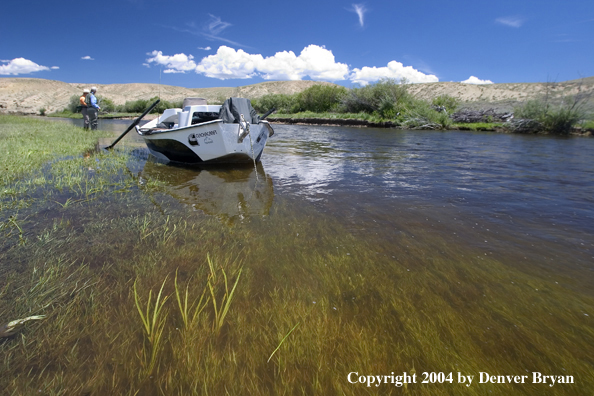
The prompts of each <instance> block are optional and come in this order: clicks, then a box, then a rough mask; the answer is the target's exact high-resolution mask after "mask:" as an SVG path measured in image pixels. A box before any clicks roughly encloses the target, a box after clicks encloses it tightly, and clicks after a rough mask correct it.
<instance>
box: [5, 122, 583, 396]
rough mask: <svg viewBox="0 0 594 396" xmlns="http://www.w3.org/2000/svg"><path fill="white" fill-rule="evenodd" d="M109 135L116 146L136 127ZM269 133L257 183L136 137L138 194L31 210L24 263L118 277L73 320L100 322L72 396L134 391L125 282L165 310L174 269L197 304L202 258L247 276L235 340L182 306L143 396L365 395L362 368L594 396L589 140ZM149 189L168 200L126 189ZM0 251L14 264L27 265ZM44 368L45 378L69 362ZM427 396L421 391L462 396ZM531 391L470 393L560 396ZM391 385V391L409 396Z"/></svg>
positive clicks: (135, 350) (134, 326) (279, 128)
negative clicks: (183, 163) (569, 378)
mask: <svg viewBox="0 0 594 396" xmlns="http://www.w3.org/2000/svg"><path fill="white" fill-rule="evenodd" d="M106 124H109V123H106ZM113 125H114V127H113V129H112V130H113V131H114V132H121V131H123V130H124V129H125V128H126V127H127V125H128V123H127V122H125V121H124V122H119V123H113ZM104 127H105V126H104ZM274 127H275V131H276V133H275V135H274V136H273V138H272V139H271V140H270V141H269V144H268V147H267V148H266V149H265V152H264V155H263V157H262V164H261V165H259V166H258V168H257V169H256V170H254V169H252V168H250V167H247V168H240V169H236V168H227V169H225V168H205V169H196V168H194V169H191V168H183V167H177V166H170V165H163V164H159V163H156V162H154V161H153V160H152V159H151V157H150V156H149V155H148V154H147V150H146V148H145V146H144V144H143V142H142V141H141V140H140V139H139V138H138V137H137V136H135V135H134V134H133V133H130V134H129V135H128V136H127V137H126V139H124V140H123V141H122V142H121V147H122V148H125V147H126V146H127V147H128V149H131V150H132V153H133V159H132V160H131V161H129V163H128V168H129V171H130V172H126V178H127V179H126V180H127V182H130V181H131V184H133V185H134V188H132V187H131V188H129V189H125V193H123V194H119V193H117V194H107V195H105V196H102V197H103V198H99V199H97V200H94V199H93V200H83V199H81V198H80V197H76V196H75V197H74V198H75V201H74V202H73V203H72V204H71V205H69V206H68V207H67V208H63V207H62V208H58V207H57V206H56V205H57V204H56V203H55V201H57V200H58V198H56V196H52V199H53V200H54V201H51V200H48V201H47V202H36V203H35V205H39V206H43V205H49V207H50V208H49V209H48V208H38V207H34V208H31V209H30V211H31V213H29V214H30V215H31V216H30V217H31V218H32V219H34V221H35V222H36V223H37V222H40V223H41V222H43V221H45V222H47V227H48V228H47V229H48V231H47V232H44V233H42V234H41V235H38V236H37V238H34V237H33V234H31V240H32V241H34V240H36V241H41V242H35V243H38V245H35V244H34V243H31V249H33V251H32V252H28V253H29V254H30V255H32V256H34V257H37V256H36V255H41V256H42V257H41V260H42V262H45V260H46V257H45V253H46V252H47V253H48V254H51V252H56V254H57V253H59V254H62V253H69V254H70V255H71V257H72V258H73V260H74V261H73V263H76V265H77V266H78V263H79V262H84V263H89V264H90V265H91V267H92V268H93V270H95V269H97V271H103V270H105V271H108V272H107V274H108V275H109V276H107V277H104V276H103V275H101V274H102V273H101V272H98V275H96V277H95V278H94V279H95V280H96V281H97V282H100V283H101V284H102V285H103V288H104V290H105V292H101V293H100V292H99V291H97V293H98V295H97V296H95V298H94V299H93V301H98V302H99V301H101V304H104V305H97V307H98V308H97V307H95V308H93V307H92V306H91V307H89V309H95V310H94V311H93V310H91V311H88V313H85V312H86V311H85V312H83V311H80V312H79V311H76V310H75V311H73V312H75V314H73V315H72V316H71V318H70V320H71V321H72V322H74V321H75V320H79V319H78V318H79V316H80V318H81V319H80V320H83V321H85V320H86V321H87V322H85V323H92V326H90V327H89V328H86V327H85V330H84V334H87V332H90V333H89V335H88V337H89V338H88V340H92V342H88V344H89V345H91V344H92V345H93V346H94V348H95V349H94V355H93V354H90V355H89V356H91V357H93V358H94V357H96V356H99V357H100V358H98V359H95V360H93V358H91V359H90V360H89V359H87V356H86V355H85V354H81V357H82V358H81V359H80V360H78V362H80V364H79V365H77V364H75V363H72V362H71V361H70V360H69V359H70V358H72V357H73V356H74V354H72V353H70V352H68V353H64V354H63V355H64V356H65V358H66V359H68V364H65V367H66V366H68V367H69V370H76V369H79V370H80V371H79V372H78V374H76V373H74V374H70V375H71V377H72V378H74V381H78V380H79V379H80V378H83V377H85V376H86V375H87V374H88V373H89V372H93V377H94V378H95V375H96V377H97V378H103V379H102V380H100V379H97V383H98V384H99V385H96V386H98V387H99V389H112V388H111V387H113V388H118V387H119V389H120V390H124V389H129V388H128V387H129V385H128V384H129V383H130V381H132V382H134V381H135V380H134V378H136V376H137V375H136V370H142V367H141V366H142V365H140V366H139V359H138V358H139V351H142V349H143V343H142V342H143V341H142V339H139V336H140V335H141V326H139V325H140V321H139V318H138V317H137V316H135V315H136V314H137V311H136V308H137V307H136V306H135V305H134V301H133V298H132V297H131V296H132V294H131V287H132V285H131V284H132V279H136V280H137V281H138V282H139V283H140V284H142V285H144V288H143V291H144V293H143V294H142V295H143V296H144V298H145V300H146V296H147V294H148V290H149V289H150V288H153V291H155V290H156V288H158V287H159V285H161V284H163V279H168V277H169V283H168V284H169V286H168V287H169V291H167V293H171V294H170V295H171V296H173V294H172V293H173V292H172V290H171V277H172V274H176V278H177V274H178V273H179V275H180V281H181V280H182V277H183V279H184V280H183V282H186V281H188V282H189V284H191V286H192V287H191V292H192V293H196V292H197V293H198V296H199V292H200V290H195V289H200V285H204V282H205V280H206V279H207V275H206V272H205V271H206V267H207V265H206V264H205V257H206V256H207V254H209V255H210V256H209V257H211V258H213V260H214V261H215V262H216V263H217V265H218V264H220V265H221V266H223V265H227V266H228V268H227V269H228V270H229V272H228V273H229V274H231V273H232V271H233V270H234V269H233V266H234V265H239V264H242V265H243V268H244V272H243V274H245V275H242V278H241V281H240V285H239V286H238V293H237V294H236V296H235V297H234V301H233V304H232V308H231V310H230V312H229V317H228V320H227V323H229V326H228V327H226V328H225V331H224V332H222V333H221V334H220V335H221V336H220V337H219V336H217V335H216V334H215V335H213V334H211V332H212V327H211V326H210V323H209V316H208V314H206V315H205V316H204V320H202V321H200V325H201V326H202V327H200V328H198V330H196V329H195V330H196V331H193V332H181V331H180V329H179V327H180V326H179V324H180V323H181V322H180V321H179V313H177V314H176V310H177V308H176V306H175V302H174V301H173V300H174V297H171V298H170V301H169V302H171V304H169V305H168V307H169V308H168V309H170V311H169V312H170V315H169V317H168V318H167V324H166V327H165V328H166V334H167V335H166V337H165V340H166V342H165V343H166V347H165V349H164V351H166V352H164V353H163V354H162V355H161V356H160V357H159V359H161V360H160V361H161V366H160V367H161V368H162V371H161V372H157V373H155V376H154V378H153V377H152V376H151V377H150V378H153V379H152V380H151V381H144V382H142V381H141V382H142V384H140V385H138V386H139V387H141V388H142V387H143V386H144V387H145V388H146V389H149V390H151V391H152V392H146V393H143V394H161V393H162V392H163V389H166V388H167V387H172V388H171V389H173V388H174V387H176V386H177V387H178V392H173V393H176V394H177V393H179V394H186V393H188V392H189V389H196V386H199V387H200V388H201V389H202V388H204V389H205V392H207V390H208V392H207V393H210V394H224V393H230V394H242V393H245V394H248V393H249V394H292V393H295V394H302V393H307V394H318V393H319V394H361V393H362V392H364V391H362V390H361V388H363V386H360V387H357V386H356V385H352V384H350V383H348V381H347V380H346V376H347V375H348V373H349V372H351V371H353V370H359V371H360V372H361V374H365V375H367V374H376V375H384V374H388V373H390V372H396V373H397V372H404V371H409V372H410V370H411V369H415V368H416V370H417V371H418V372H421V371H425V370H426V371H431V370H434V371H444V372H449V371H457V370H460V371H465V374H474V375H478V372H479V371H489V372H492V374H500V375H510V374H511V375H519V374H523V373H524V372H529V371H541V372H543V374H552V375H561V374H568V375H575V376H576V382H577V384H576V385H575V386H573V387H568V386H566V387H562V388H561V387H556V388H555V390H556V391H557V392H559V393H555V394H567V395H570V394H592V392H591V391H592V389H593V388H592V384H591V380H590V378H592V358H591V357H592V355H593V351H592V348H593V347H592V345H594V342H593V338H594V336H593V335H592V332H591V328H592V326H591V318H592V315H593V312H592V311H591V309H592V298H591V297H592V288H591V284H592V280H594V279H593V277H594V276H593V273H594V271H592V269H593V262H594V258H593V256H594V254H593V247H594V246H593V245H594V238H593V235H594V222H593V221H592V220H594V219H593V217H594V210H593V209H592V196H593V193H594V163H593V162H592V161H591V159H592V158H594V156H593V154H594V140H592V139H584V138H569V139H562V138H554V137H546V136H520V135H503V134H494V133H471V132H453V131H448V132H425V131H414V132H412V131H398V130H386V129H382V130H379V129H357V128H341V127H302V126H283V125H275V126H274ZM81 133H85V132H81ZM108 143H109V142H108ZM108 157H109V156H108ZM123 157H124V158H127V156H123ZM102 160H103V161H106V160H105V158H103V159H97V161H98V163H100V162H101V161H102ZM118 169H119V168H118ZM151 180H153V181H154V180H158V181H159V183H161V184H160V185H159V187H158V188H154V189H148V188H147V189H142V188H141V189H136V188H135V186H136V183H137V182H138V183H139V184H140V185H148V184H149V183H150V182H151ZM66 193H67V191H64V194H66ZM66 198H67V197H66V196H64V197H60V202H64V201H65V200H66ZM52 205H53V206H52ZM60 205H62V204H60ZM50 209H51V210H50ZM61 209H63V210H61ZM25 215H27V214H26V213H24V214H23V218H25ZM52 224H53V226H52ZM39 227H40V228H43V224H40V225H39ZM60 227H63V228H64V230H62V228H60ZM52 230H53V231H52ZM44 235H46V236H44ZM27 248H28V245H27V246H24V247H22V249H27ZM50 248H51V249H50ZM52 249H53V250H52ZM26 252H27V251H25V253H26ZM8 253H9V256H7V257H9V258H10V259H12V258H14V260H15V262H18V260H19V259H21V258H20V257H21V256H20V255H19V250H16V249H13V250H10V251H9V252H8ZM10 254H13V255H14V256H10ZM54 255H55V254H54ZM69 257H70V256H69ZM236 258H237V259H236ZM21 260H22V259H21ZM100 269H101V270H100ZM109 271H111V272H109ZM208 279H210V278H208ZM225 283H226V282H225ZM183 284H185V283H183ZM23 290H25V289H24V288H23ZM27 290H28V289H27ZM205 290H206V289H205ZM148 295H150V294H148ZM213 296H214V294H213ZM81 304H82V303H81ZM98 304H99V303H98ZM81 306H82V305H81ZM114 307H117V308H116V309H114ZM99 316H101V317H102V318H103V319H102V320H99V319H97V318H98V317H99ZM55 322H56V323H57V322H58V321H57V320H56V321H55ZM52 323H54V322H52ZM60 323H70V322H68V321H66V322H64V321H63V320H62V321H61V322H60ZM101 323H103V326H104V327H102V325H101ZM296 325H299V327H297V328H296V330H295V332H294V333H292V334H291V337H286V340H285V342H284V344H283V345H282V348H280V349H279V350H278V352H277V354H276V355H275V356H274V357H273V358H272V360H270V359H269V360H270V362H266V359H267V358H268V357H269V356H271V355H270V354H271V353H272V351H274V348H275V347H276V346H278V345H279V342H281V340H283V337H285V335H288V332H289V331H290V329H291V328H295V327H294V326H296ZM66 333H68V334H66ZM106 334H115V338H117V342H115V341H114V339H111V338H109V337H107V338H106V336H105V335H106ZM186 336H187V337H186ZM62 337H70V338H69V339H70V340H71V342H72V343H74V344H75V345H74V346H71V345H70V344H69V345H68V348H67V350H68V351H74V350H75V347H76V345H78V343H79V338H80V336H79V334H78V333H77V332H76V331H72V330H68V332H64V334H60V337H56V336H55V334H51V337H48V340H51V341H55V340H57V341H60V340H62ZM180 337H181V338H180ZM184 337H186V338H184ZM30 339H33V338H30ZM85 339H86V338H85ZM256 340H257V342H255V341H256ZM281 343H282V342H281ZM144 345H145V346H146V345H148V344H146V342H145V344H144ZM48 350H49V352H51V351H53V350H55V348H54V349H51V348H49V349H48ZM104 351H106V352H104ZM189 351H191V353H189ZM42 352H43V353H40V354H39V355H38V356H37V359H39V360H41V362H40V363H39V367H53V366H57V365H55V364H53V361H54V360H55V359H57V358H61V357H62V354H59V356H58V357H56V356H54V357H51V355H46V353H47V352H48V351H46V350H42ZM54 353H55V352H54ZM19 356H20V355H19ZM44 359H49V360H50V361H49V362H45V361H44ZM74 361H75V362H76V360H74ZM27 364H29V363H28V362H27ZM97 365H98V366H97ZM70 366H72V367H70ZM15 367H17V368H16V369H15V370H16V371H15V372H17V371H19V370H20V369H19V367H20V366H18V365H17V366H15ZM114 367H116V369H115V370H114ZM122 367H125V368H128V367H130V368H131V369H130V370H131V371H130V372H125V371H124V372H121V370H120V368H122ZM44 370H45V369H44ZM20 371H23V372H24V371H26V370H20ZM20 371H19V372H20ZM72 372H73V371H70V373H72ZM130 373H133V374H130ZM213 373H214V374H213ZM59 374H60V373H59ZM60 378H62V377H60ZM229 378H233V381H228V379H229ZM37 381H38V379H37V377H35V378H34V384H35V385H34V386H36V388H35V389H38V388H37ZM153 381H154V384H153ZM588 381H590V382H588ZM136 382H137V383H138V381H136ZM52 383H53V382H52ZM101 384H103V385H101ZM197 384H198V385H197ZM310 384H314V385H311V386H312V387H311V388H308V386H310ZM434 385H435V386H434V387H420V386H418V387H416V388H414V390H413V393H415V392H418V394H456V392H457V391H458V393H461V392H462V391H459V389H458V388H457V387H456V385H451V386H450V385H449V384H447V385H445V384H440V386H437V384H434ZM93 386H95V385H93ZM458 386H459V387H464V385H458ZM539 386H540V385H538V386H537V385H533V386H530V385H521V386H520V385H517V386H516V385H510V386H507V387H505V386H504V385H500V384H497V385H493V386H491V385H490V384H484V385H482V386H481V387H476V386H475V385H473V388H470V389H466V388H465V389H464V393H467V394H477V395H478V394H486V393H488V392H491V391H495V392H494V394H516V393H513V391H516V392H519V393H526V394H535V395H536V394H542V392H543V389H547V390H548V389H549V388H548V385H542V386H540V387H539ZM228 387H229V388H230V389H231V390H228ZM130 389H131V388H130ZM139 389H140V388H139ZM167 389H169V388H167ZM390 389H392V390H391V391H388V386H386V387H384V388H382V390H383V391H385V392H386V393H392V394H394V393H395V394H400V393H401V392H400V391H401V389H398V388H394V387H391V388H390ZM576 390H581V391H583V392H581V393H579V392H578V393H575V392H574V391H576ZM109 393H114V392H113V391H112V392H108V391H106V392H98V394H109ZM115 393H120V394H123V393H126V392H124V391H122V392H115ZM128 393H134V392H128ZM136 393H138V392H136ZM141 393H142V392H141Z"/></svg>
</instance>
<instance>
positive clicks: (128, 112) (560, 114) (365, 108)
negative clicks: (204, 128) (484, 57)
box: [39, 79, 594, 135]
mask: <svg viewBox="0 0 594 396" xmlns="http://www.w3.org/2000/svg"><path fill="white" fill-rule="evenodd" d="M409 86H410V84H409V83H408V82H407V81H406V79H402V80H399V81H397V80H394V79H382V80H380V81H378V82H377V83H374V84H369V85H366V86H363V87H358V88H352V89H347V88H345V87H342V86H336V85H314V86H312V87H310V88H307V89H305V90H303V91H301V92H299V93H296V94H292V95H289V94H267V95H264V96H261V97H258V98H254V99H252V105H253V106H254V108H255V109H256V110H257V111H259V112H260V113H264V112H266V111H268V110H269V109H272V108H276V109H277V114H276V115H275V116H273V117H274V118H275V119H284V120H291V119H301V120H306V119H310V120H311V119H327V120H338V119H340V120H361V121H365V122H367V123H372V124H377V125H386V126H392V127H401V128H406V129H434V130H444V129H467V130H496V129H499V130H507V131H510V132H531V133H533V132H534V133H537V132H544V133H552V134H559V135H568V134H569V133H570V132H571V131H572V130H573V128H574V127H575V126H577V125H580V126H581V128H582V129H586V130H590V129H593V128H592V120H593V119H594V114H587V112H586V110H585V106H584V104H585V102H586V99H588V98H586V97H584V96H580V95H579V94H578V95H576V96H572V97H566V98H565V99H564V100H562V101H561V102H560V103H556V104H553V103H552V102H551V101H550V100H549V99H548V95H547V94H545V95H544V97H543V98H541V99H532V100H529V101H527V102H525V103H524V104H523V105H521V106H516V107H515V108H514V116H515V118H516V119H520V120H529V121H530V123H529V125H530V128H528V129H526V128H520V127H519V126H518V122H515V123H504V122H501V121H502V120H494V119H493V117H483V119H481V120H480V121H479V122H463V123H460V122H455V121H454V120H453V119H452V118H454V119H456V117H455V115H456V114H455V113H456V111H457V110H459V108H460V105H461V103H460V101H459V100H458V99H456V98H454V97H452V96H449V95H440V96H437V97H435V98H433V99H432V100H431V101H427V100H423V99H418V98H416V97H415V96H414V95H412V94H411V93H410V92H409V91H410V90H409ZM78 97H79V96H78V95H73V96H72V97H71V98H70V104H69V105H68V108H66V109H64V110H63V111H62V112H58V113H53V114H52V116H59V117H73V118H79V117H81V115H80V114H78V112H77V106H78ZM157 99H158V98H157V97H153V98H151V99H148V100H144V99H139V100H136V101H128V102H126V103H125V104H123V105H115V104H114V102H113V101H112V100H110V99H109V98H102V97H99V100H100V102H101V107H102V114H101V117H103V118H117V117H124V116H134V115H137V114H140V113H142V112H143V111H144V109H146V108H147V107H148V106H149V105H150V104H151V103H153V102H154V101H156V100H157ZM223 100H224V99H222V98H221V99H219V101H220V102H221V103H222V102H223ZM181 106H182V101H181V100H180V101H178V102H169V101H166V100H162V101H161V102H160V103H159V104H158V105H157V106H156V107H155V108H154V109H153V110H152V113H161V112H163V110H165V109H168V108H174V107H181ZM39 111H40V114H41V115H45V109H40V110H39ZM271 119H273V118H272V117H271ZM525 124H526V123H524V124H521V126H522V127H523V126H524V125H525Z"/></svg>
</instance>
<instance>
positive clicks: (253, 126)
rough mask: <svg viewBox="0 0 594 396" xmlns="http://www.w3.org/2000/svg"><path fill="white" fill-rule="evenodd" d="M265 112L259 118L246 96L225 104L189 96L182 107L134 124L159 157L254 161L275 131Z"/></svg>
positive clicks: (202, 161) (205, 161)
mask: <svg viewBox="0 0 594 396" xmlns="http://www.w3.org/2000/svg"><path fill="white" fill-rule="evenodd" d="M268 114H269V113H268ZM268 114H266V115H268ZM266 115H264V116H262V118H260V117H259V116H258V114H257V113H256V111H255V110H254V109H253V107H252V105H251V103H250V101H249V100H248V99H244V98H229V99H227V100H226V101H225V103H224V104H223V105H222V106H221V105H208V104H207V103H206V100H205V99H202V98H187V99H185V100H184V104H183V109H167V110H165V111H164V112H163V114H162V115H161V116H160V117H158V118H156V119H154V120H152V121H150V122H148V123H147V124H145V125H143V126H142V127H140V128H139V127H138V126H135V128H136V131H137V132H138V134H139V135H140V136H142V138H143V139H144V141H145V143H146V145H147V147H148V149H149V151H150V152H151V154H153V155H154V156H155V157H157V158H158V159H160V160H164V161H171V162H178V163H184V164H211V163H212V164H220V163H253V162H259V161H260V157H261V156H262V152H263V151H264V147H265V146H266V142H267V141H268V138H269V137H270V136H272V135H273V134H274V130H273V129H272V127H271V126H270V124H269V123H268V121H265V120H264V119H263V118H264V117H265V116H266Z"/></svg>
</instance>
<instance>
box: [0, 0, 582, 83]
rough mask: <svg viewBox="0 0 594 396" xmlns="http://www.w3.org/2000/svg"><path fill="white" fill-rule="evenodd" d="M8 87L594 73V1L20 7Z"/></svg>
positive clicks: (14, 7) (13, 23)
mask: <svg viewBox="0 0 594 396" xmlns="http://www.w3.org/2000/svg"><path fill="white" fill-rule="evenodd" d="M0 9H1V10H2V15H3V18H2V23H1V24H0V60H1V62H0V77H35V78H44V79H51V80H59V81H65V82H72V83H89V84H114V83H159V81H161V83H162V84H166V85H176V86H183V87H189V88H204V87H222V86H242V85H249V84H255V83H258V82H262V81H276V80H289V79H293V80H300V79H304V80H310V79H311V80H323V81H331V82H334V83H337V84H341V85H344V86H347V87H350V86H353V85H355V84H359V85H365V84H368V83H373V82H374V81H377V80H378V79H379V78H382V77H391V78H397V79H398V78H402V77H406V78H407V79H408V80H409V81H412V82H431V81H468V82H484V83H486V82H493V83H506V82H546V81H565V80H572V79H577V78H580V77H590V76H594V1H592V0H580V1H576V0H565V1H550V0H539V1H529V0H515V1H510V0H500V1H458V0H450V1H434V0H416V1H407V2H404V1H383V0H370V1H365V2H362V1H358V0H357V1H354V2H353V1H337V0H330V1H310V0H301V1H298V2H281V1H273V0H268V1H267V0H259V1H249V2H234V1H226V2H224V1H212V2H206V1H186V0H167V1H162V0H119V1H111V0H105V1H98V2H80V1H77V2H75V1H54V2H49V1H37V0H33V1H15V0H4V1H3V2H2V5H1V6H0Z"/></svg>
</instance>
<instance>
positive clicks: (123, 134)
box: [105, 99, 161, 150]
mask: <svg viewBox="0 0 594 396" xmlns="http://www.w3.org/2000/svg"><path fill="white" fill-rule="evenodd" d="M160 101H161V100H160V99H157V101H156V102H155V103H153V104H152V105H151V107H149V108H148V109H147V110H146V111H145V112H144V113H142V115H141V116H140V117H138V118H137V119H135V120H134V122H133V123H132V124H130V126H129V127H128V129H126V130H125V131H124V133H122V134H121V135H120V137H119V138H117V139H116V140H115V141H114V142H113V143H112V144H110V145H109V146H107V147H105V149H106V150H111V149H112V148H113V146H115V145H116V144H117V143H118V142H119V141H120V140H121V139H122V138H123V137H124V136H125V135H126V134H127V133H128V132H130V130H131V129H132V128H134V127H135V126H136V125H138V123H139V122H140V120H142V119H143V117H144V116H145V115H147V114H148V113H150V112H151V110H152V109H154V108H155V106H156V105H158V104H159V102H160Z"/></svg>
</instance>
